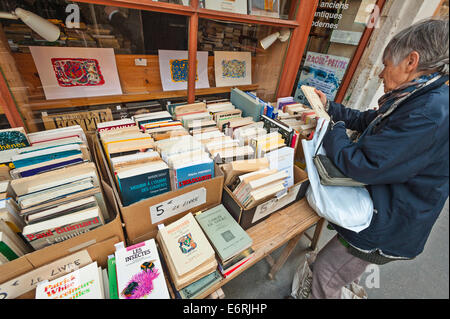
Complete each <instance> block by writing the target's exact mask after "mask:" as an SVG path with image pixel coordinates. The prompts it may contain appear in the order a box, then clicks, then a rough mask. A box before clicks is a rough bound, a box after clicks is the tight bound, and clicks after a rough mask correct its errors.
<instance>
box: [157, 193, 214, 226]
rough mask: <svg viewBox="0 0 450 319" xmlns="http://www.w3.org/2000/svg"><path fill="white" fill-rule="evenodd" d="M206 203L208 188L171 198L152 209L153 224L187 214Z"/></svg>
mask: <svg viewBox="0 0 450 319" xmlns="http://www.w3.org/2000/svg"><path fill="white" fill-rule="evenodd" d="M204 203H206V188H204V187H202V188H199V189H196V190H193V191H192V192H189V193H186V194H183V195H180V196H178V197H174V198H171V199H169V200H167V201H165V202H162V203H159V204H156V205H153V206H151V207H150V218H151V220H152V224H156V223H158V222H160V221H162V220H164V219H167V218H169V217H172V216H175V215H177V214H179V213H182V212H185V211H187V210H189V209H192V208H194V207H197V206H200V205H202V204H204Z"/></svg>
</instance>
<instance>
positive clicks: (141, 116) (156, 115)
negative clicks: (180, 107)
mask: <svg viewBox="0 0 450 319" xmlns="http://www.w3.org/2000/svg"><path fill="white" fill-rule="evenodd" d="M163 117H172V115H170V113H169V112H167V111H158V112H152V113H143V114H137V115H134V116H133V117H132V118H131V119H132V120H134V121H137V120H139V121H140V120H142V119H157V118H163Z"/></svg>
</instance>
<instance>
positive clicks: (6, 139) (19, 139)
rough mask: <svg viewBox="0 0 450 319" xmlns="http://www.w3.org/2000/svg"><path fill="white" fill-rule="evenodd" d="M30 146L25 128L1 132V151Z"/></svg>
mask: <svg viewBox="0 0 450 319" xmlns="http://www.w3.org/2000/svg"><path fill="white" fill-rule="evenodd" d="M27 146H30V142H29V141H28V137H27V134H26V133H25V130H24V128H23V127H17V128H10V129H5V130H0V151H5V150H10V149H15V148H22V147H27Z"/></svg>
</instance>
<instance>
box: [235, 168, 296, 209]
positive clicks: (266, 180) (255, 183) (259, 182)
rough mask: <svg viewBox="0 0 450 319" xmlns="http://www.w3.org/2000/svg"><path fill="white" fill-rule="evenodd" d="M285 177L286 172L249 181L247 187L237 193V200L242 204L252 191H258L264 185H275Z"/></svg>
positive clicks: (286, 175)
mask: <svg viewBox="0 0 450 319" xmlns="http://www.w3.org/2000/svg"><path fill="white" fill-rule="evenodd" d="M286 177H288V174H287V173H286V172H284V171H283V172H277V173H275V174H272V175H269V176H265V177H262V178H259V179H255V180H252V181H249V182H248V183H247V185H245V186H244V188H243V189H241V190H240V191H239V194H238V195H237V197H238V199H239V200H240V201H241V202H243V199H244V198H245V197H247V195H248V194H249V193H250V192H251V191H253V190H256V189H258V188H259V187H263V186H265V185H270V184H271V183H275V182H277V181H280V180H284V179H285V178H286Z"/></svg>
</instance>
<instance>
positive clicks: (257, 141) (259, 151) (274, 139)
mask: <svg viewBox="0 0 450 319" xmlns="http://www.w3.org/2000/svg"><path fill="white" fill-rule="evenodd" d="M249 145H250V146H251V147H252V148H253V150H254V152H255V155H256V157H257V158H260V157H264V156H265V155H266V154H267V153H269V152H271V151H274V150H277V149H279V148H281V147H284V146H286V143H285V140H284V139H283V137H282V135H281V134H280V133H278V132H272V133H267V134H262V135H257V136H255V137H252V138H250V141H249Z"/></svg>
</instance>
